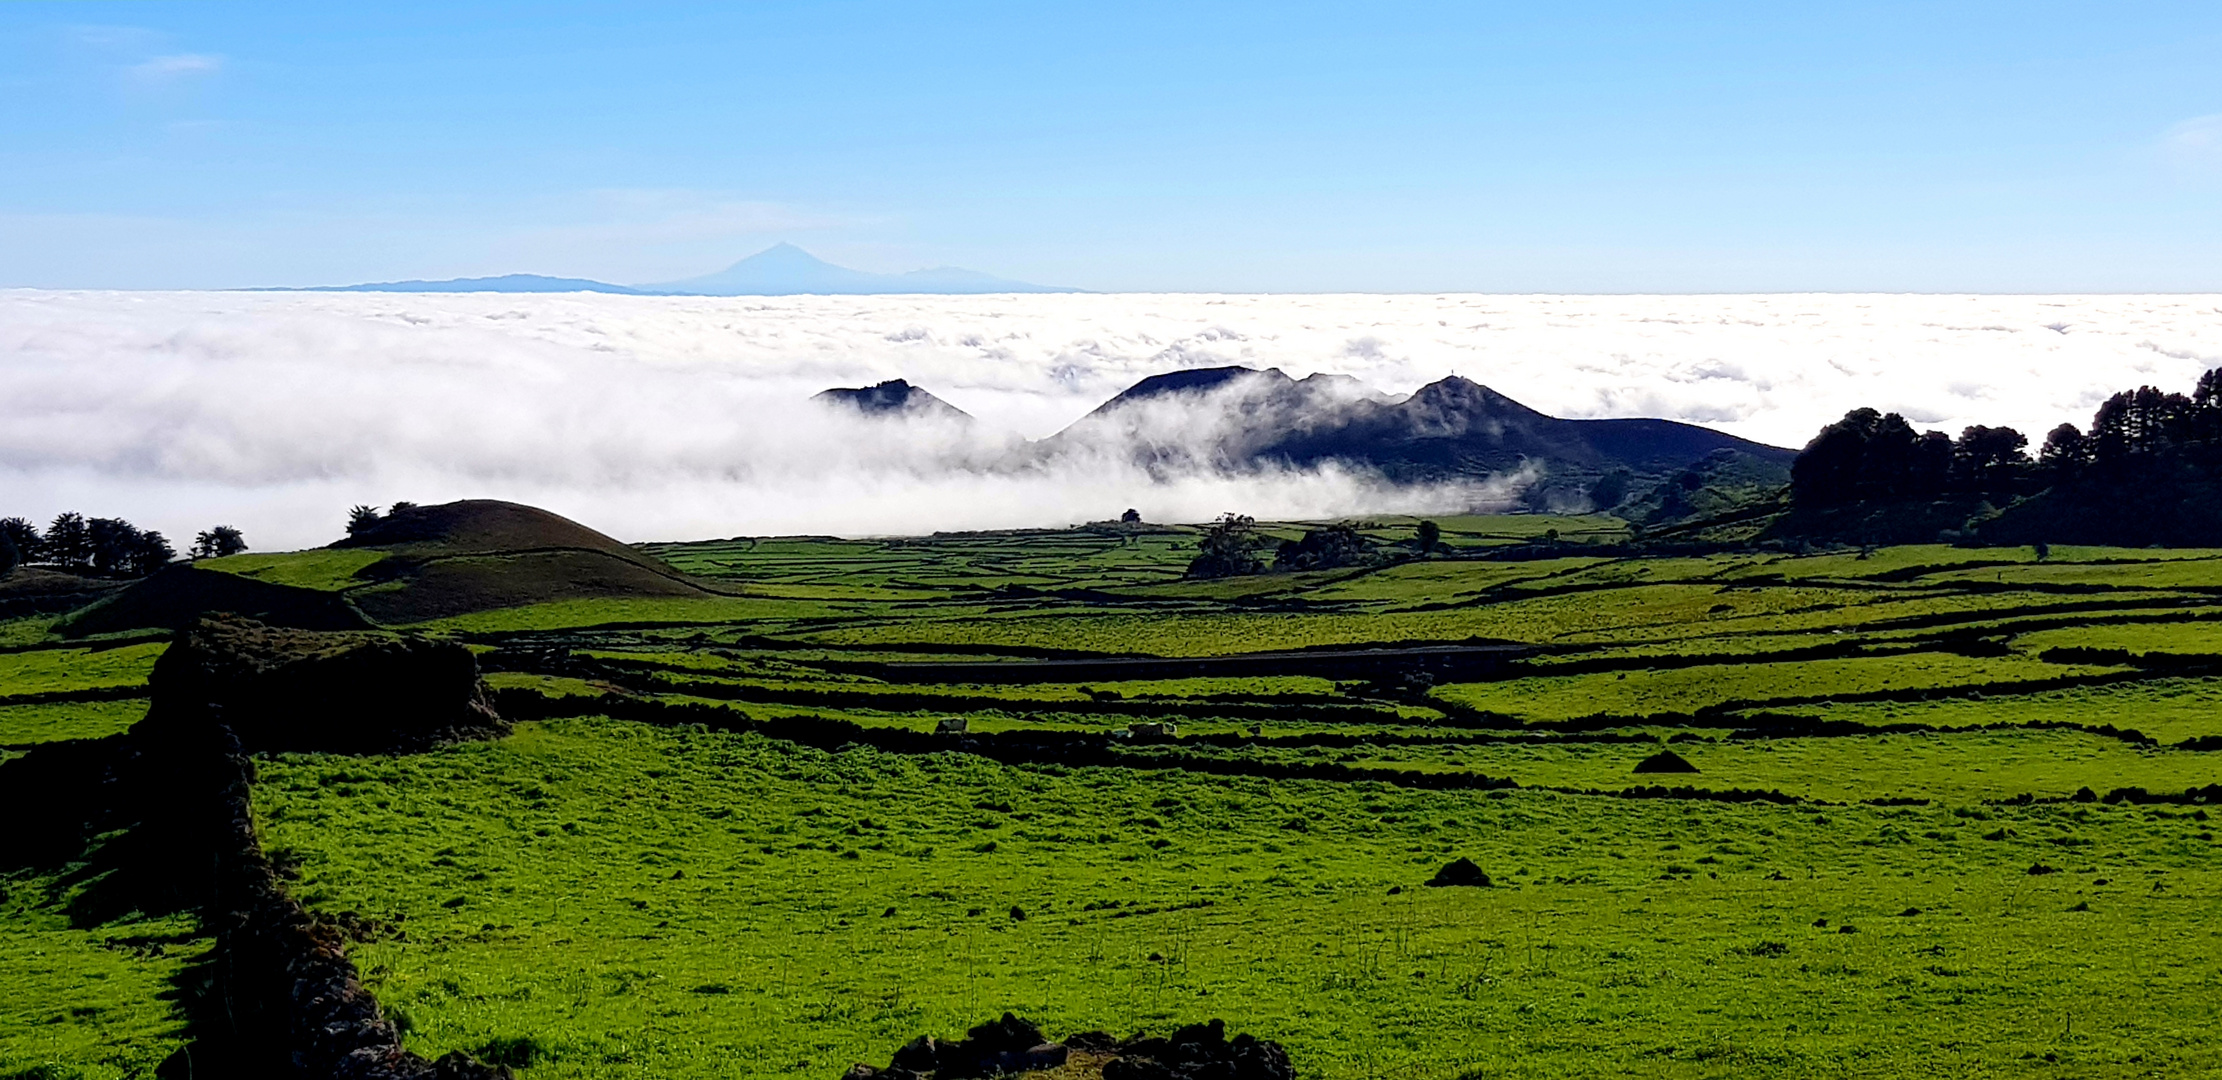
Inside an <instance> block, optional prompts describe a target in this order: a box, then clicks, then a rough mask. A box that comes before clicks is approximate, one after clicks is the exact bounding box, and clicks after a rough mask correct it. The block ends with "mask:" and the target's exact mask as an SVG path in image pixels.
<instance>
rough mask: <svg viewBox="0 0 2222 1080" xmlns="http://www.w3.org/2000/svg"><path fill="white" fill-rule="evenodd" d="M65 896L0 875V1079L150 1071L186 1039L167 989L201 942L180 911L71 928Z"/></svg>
mask: <svg viewBox="0 0 2222 1080" xmlns="http://www.w3.org/2000/svg"><path fill="white" fill-rule="evenodd" d="M69 893H70V890H69V889H68V887H67V886H65V885H64V884H63V883H62V882H61V881H60V880H59V879H57V878H54V877H27V876H0V1077H9V1078H11V1080H14V1078H23V1080H65V1078H66V1080H129V1078H141V1077H152V1076H154V1075H155V1072H154V1070H155V1067H156V1066H157V1065H160V1064H161V1063H162V1062H163V1061H164V1059H166V1058H168V1057H170V1055H172V1054H174V1053H176V1052H177V1051H178V1050H179V1049H180V1048H181V1047H183V1046H184V1045H185V1043H186V1031H185V1021H184V1018H183V1016H181V1015H180V1014H179V1011H178V1009H177V1007H176V1004H175V999H176V997H177V987H178V985H179V984H180V983H181V982H182V976H183V974H184V972H185V971H186V969H187V965H189V964H190V963H192V962H193V961H194V960H196V959H198V958H199V956H200V955H201V954H202V953H203V952H205V951H206V949H207V947H208V941H207V940H206V939H205V938H203V937H202V936H201V932H200V931H199V929H198V928H197V927H196V926H195V925H194V920H192V919H190V918H186V917H182V916H169V917H164V918H158V919H149V918H140V917H135V916H127V917H126V918H124V919H122V920H118V921H116V922H112V923H105V924H101V925H98V926H93V927H89V928H88V927H85V926H81V925H78V923H77V922H75V921H73V920H72V919H71V917H70V915H69V913H68V910H67V908H68V898H69Z"/></svg>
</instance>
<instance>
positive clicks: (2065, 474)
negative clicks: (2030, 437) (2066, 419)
mask: <svg viewBox="0 0 2222 1080" xmlns="http://www.w3.org/2000/svg"><path fill="white" fill-rule="evenodd" d="M2090 463H2091V440H2089V439H2086V438H2084V437H2083V432H2082V431H2080V430H2077V428H2076V426H2075V425H2074V424H2062V425H2060V426H2059V427H2056V428H2053V429H2052V430H2051V431H2050V432H2048V433H2047V434H2046V435H2045V445H2044V448H2043V449H2041V450H2039V451H2037V468H2038V469H2039V470H2041V471H2042V472H2043V473H2044V474H2045V476H2046V478H2047V479H2049V480H2051V481H2052V482H2054V483H2059V482H2061V481H2064V480H2073V479H2075V477H2076V475H2077V474H2078V473H2081V472H2082V471H2083V468H2084V466H2086V465H2089V464H2090Z"/></svg>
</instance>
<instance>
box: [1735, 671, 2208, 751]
mask: <svg viewBox="0 0 2222 1080" xmlns="http://www.w3.org/2000/svg"><path fill="white" fill-rule="evenodd" d="M1772 711H1777V712H1782V713H1786V714H1789V715H1793V716H1798V715H1803V716H1813V717H1817V718H1819V719H1824V720H1844V721H1850V722H1852V723H1857V724H1870V725H1885V724H1922V725H1925V726H1929V727H1937V728H1964V727H1983V726H1987V725H1991V724H2020V725H2031V724H2074V725H2078V726H2083V727H2116V728H2128V729H2133V730H2136V731H2139V732H2142V733H2144V734H2145V735H2147V736H2150V737H2152V738H2154V739H2157V740H2159V741H2161V742H2164V743H2178V742H2183V741H2185V740H2187V739H2197V738H2203V737H2207V736H2222V679H2166V678H2163V679H2152V680H2145V681H2139V682H2132V683H2109V684H2105V685H2099V686H2077V687H2068V688H2064V689H2058V690H2042V691H2037V692H2034V693H2027V694H2011V695H1999V696H1995V697H1990V696H1986V697H1981V698H1945V699H1939V700H1934V701H1882V702H1855V703H1834V702H1832V703H1826V704H1818V705H1807V706H1793V707H1788V708H1781V709H1776V710H1772Z"/></svg>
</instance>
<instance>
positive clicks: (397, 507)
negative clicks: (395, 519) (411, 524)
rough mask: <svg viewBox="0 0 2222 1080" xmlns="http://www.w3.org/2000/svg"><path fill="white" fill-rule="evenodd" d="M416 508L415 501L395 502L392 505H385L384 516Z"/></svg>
mask: <svg viewBox="0 0 2222 1080" xmlns="http://www.w3.org/2000/svg"><path fill="white" fill-rule="evenodd" d="M416 508H417V504H415V503H413V502H397V503H395V504H393V505H392V506H389V507H387V508H386V516H387V517H392V516H394V515H395V514H399V513H402V512H403V511H407V510H414V509H416Z"/></svg>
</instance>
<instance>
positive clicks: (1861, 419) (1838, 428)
mask: <svg viewBox="0 0 2222 1080" xmlns="http://www.w3.org/2000/svg"><path fill="white" fill-rule="evenodd" d="M1881 423H1882V414H1881V413H1878V412H1876V411H1875V410H1873V409H1853V410H1852V411H1850V412H1848V413H1845V414H1844V419H1842V420H1838V421H1837V422H1835V423H1833V424H1830V425H1829V426H1827V427H1825V428H1822V429H1821V433H1820V434H1818V435H1815V436H1814V437H1813V441H1811V442H1809V443H1806V444H1805V449H1804V450H1801V451H1799V452H1798V456H1797V459H1796V460H1794V461H1792V462H1791V463H1790V497H1791V499H1792V500H1794V501H1796V502H1800V503H1806V504H1809V505H1814V506H1835V505H1838V504H1841V503H1848V502H1851V501H1853V500H1854V499H1856V498H1858V497H1859V479H1860V471H1861V470H1860V466H1861V464H1862V459H1864V458H1865V457H1866V451H1867V439H1868V436H1870V435H1872V434H1874V431H1875V428H1876V427H1877V426H1878V425H1879V424H1881Z"/></svg>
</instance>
